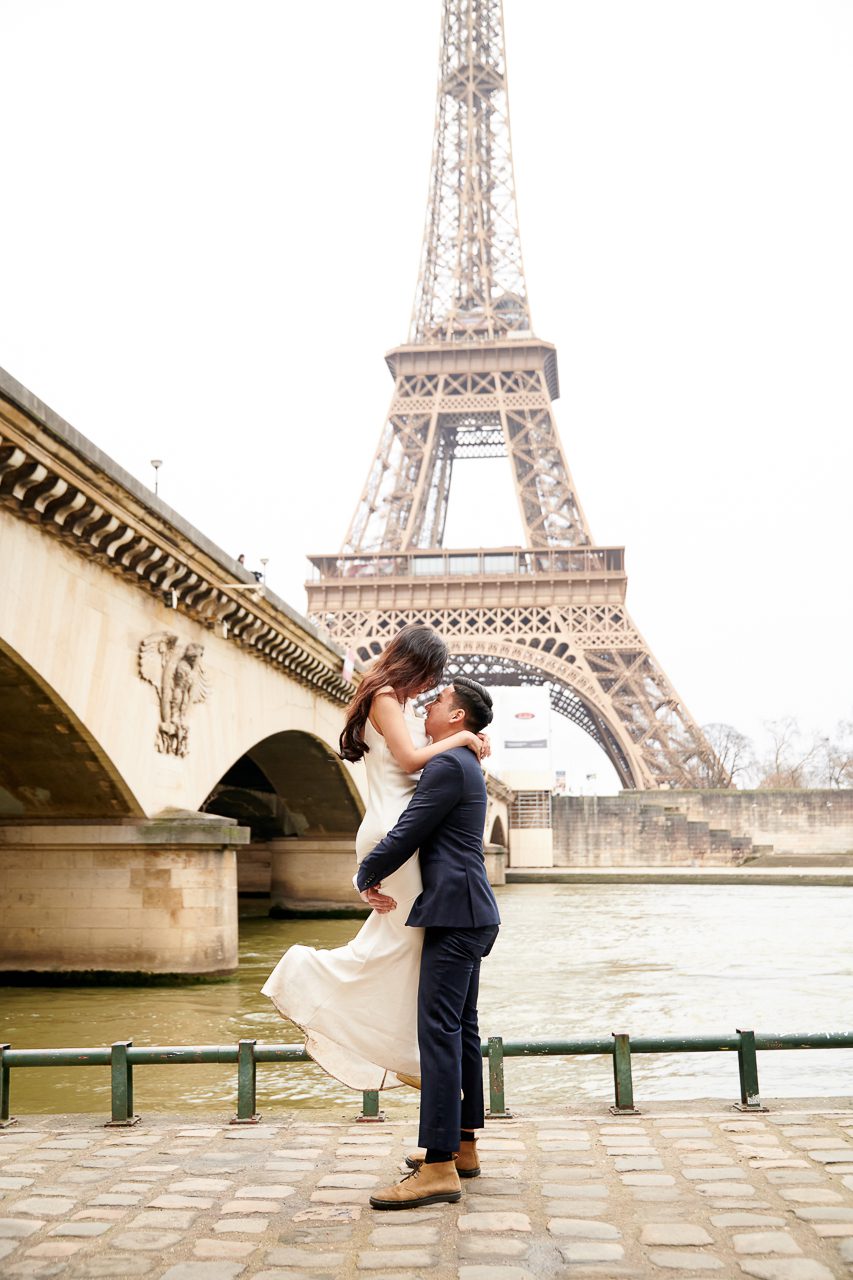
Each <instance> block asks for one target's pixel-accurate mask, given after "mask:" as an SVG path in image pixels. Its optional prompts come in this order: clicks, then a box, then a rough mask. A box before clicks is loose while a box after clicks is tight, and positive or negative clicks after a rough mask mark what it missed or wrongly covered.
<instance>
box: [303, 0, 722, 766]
mask: <svg viewBox="0 0 853 1280" xmlns="http://www.w3.org/2000/svg"><path fill="white" fill-rule="evenodd" d="M386 361H387V363H388V367H389V369H390V371H391V374H392V377H393V378H394V392H393V395H392V398H391V405H390V408H389V411H388V416H387V418H386V421H385V426H384V428H383V431H382V434H381V436H380V440H379V444H378V447H377V449H376V453H375V455H374V458H373V462H372V464H371V466H370V469H369V471H368V475H367V480H366V481H365V484H364V487H363V489H362V493H361V496H360V498H359V501H358V504H357V506H356V509H355V513H354V515H353V518H352V520H351V522H350V526H349V529H348V531H347V534H346V538H345V540H344V543H343V546H342V548H341V551H340V552H339V553H337V554H335V555H326V556H312V557H311V562H312V564H313V566H314V576H313V577H312V579H311V580H310V581H309V582H308V583H307V584H306V586H307V591H308V608H309V613H310V615H311V617H312V618H313V620H314V621H315V622H316V623H317V624H318V625H320V626H322V627H324V628H325V629H327V630H328V631H329V632H330V633H331V634H332V635H333V636H334V637H335V638H336V639H338V640H340V641H342V642H343V643H345V644H347V645H348V646H350V647H352V648H353V649H354V650H355V651H356V652H357V653H358V654H359V655H360V656H361V657H362V658H365V659H367V658H370V657H372V656H374V655H375V654H377V653H378V652H379V651H380V649H381V648H382V647H383V646H384V645H385V644H386V643H387V641H388V640H389V638H390V637H391V636H392V635H393V634H394V633H395V632H396V631H397V630H398V629H399V627H401V626H403V625H404V624H405V623H408V622H425V623H428V624H429V625H431V626H434V627H435V628H436V629H437V630H439V631H440V632H441V633H442V635H444V636H445V638H446V639H447V641H448V644H449V647H450V650H451V655H452V670H453V671H457V672H459V671H464V672H466V673H468V674H472V675H475V676H476V677H477V678H478V679H480V680H482V681H483V682H484V683H489V684H546V685H547V686H548V687H549V689H550V694H551V701H552V705H553V706H554V707H555V709H556V710H557V711H559V712H561V713H562V714H563V715H565V716H567V717H568V719H570V720H571V721H573V722H574V723H575V724H577V725H579V726H580V727H581V728H582V729H584V730H585V731H586V732H587V733H588V734H589V735H590V736H591V737H592V738H593V739H594V740H595V741H596V742H597V743H598V745H599V746H600V747H601V748H602V750H603V751H604V752H605V753H606V754H607V756H608V758H609V759H610V761H611V763H612V765H613V767H614V769H615V770H616V773H617V775H618V777H619V778H620V780H621V782H622V785H623V786H624V787H632V788H633V787H636V788H652V787H661V786H670V787H679V786H680V787H696V786H703V785H708V784H709V782H710V779H711V778H712V776H714V774H715V772H716V776H719V771H718V766H717V762H716V759H715V756H714V753H713V751H712V749H711V747H710V745H709V744H708V742H707V741H706V739H705V737H704V735H703V734H702V732H701V730H700V728H699V726H698V725H697V724H696V723H695V721H694V720H693V719H692V717H691V716H690V714H689V712H688V710H687V708H686V706H685V705H684V703H683V702H682V700H681V699H680V698H679V696H678V695H677V693H676V691H675V689H674V688H673V687H672V685H671V684H670V682H669V680H668V679H667V677H666V675H665V674H664V671H663V668H662V667H661V666H660V664H659V663H658V662H657V660H656V659H655V657H654V656H653V654H652V652H651V650H650V649H649V646H648V645H647V644H646V642H645V640H644V639H643V637H642V636H641V634H640V632H639V631H638V630H637V628H636V626H635V624H634V623H633V621H632V620H631V618H630V616H629V615H628V612H627V610H626V607H625V595H626V589H627V576H626V573H625V564H624V548H622V547H614V546H602V545H599V544H598V543H596V542H594V540H593V537H592V534H591V532H590V528H589V524H588V522H587V519H586V516H585V514H584V511H583V508H582V506H581V503H580V499H579V497H578V495H577V492H576V489H575V485H574V482H573V480H572V476H571V472H570V471H569V467H568V463H567V461H566V458H565V454H564V452H563V447H562V444H561V441H560V437H559V434H558V432H557V425H556V421H555V418H554V413H553V408H552V405H553V401H554V400H556V399H557V398H558V396H559V377H558V370H557V352H556V350H555V348H554V346H553V345H552V344H551V343H548V342H544V341H542V340H541V339H539V338H537V337H536V336H535V335H534V332H533V327H532V321H531V318H530V307H529V302H528V297H527V287H526V282H525V276H524V269H523V263H522V255H521V240H520V236H519V231H518V218H517V214H516V203H515V184H514V177H513V165H512V148H511V142H510V128H509V104H508V98H507V84H506V60H505V54H504V41H503V12H502V4H501V0H444V12H443V26H442V44H441V55H440V66H439V85H438V103H437V111H436V127H435V143H434V148H433V158H432V167H431V173H430V196H429V201H428V207H427V218H426V227H425V232H424V245H423V253H422V256H421V265H420V273H419V277H418V285H417V291H416V295H415V305H414V310H413V314H412V321H411V328H410V333H409V341H408V342H407V343H406V344H405V345H403V346H399V347H395V348H394V349H393V350H392V351H389V352H388V354H387V355H386ZM496 457H505V458H506V459H507V460H508V463H509V466H510V469H511V472H512V477H513V481H514V485H515V492H516V499H517V504H518V512H519V516H520V518H521V528H522V530H523V536H524V539H525V544H524V546H522V547H495V548H488V549H485V548H469V549H465V548H461V549H458V550H457V549H452V550H451V549H449V548H446V547H445V545H444V533H445V524H446V520H447V510H448V501H449V495H450V485H451V479H452V474H453V465H454V462H455V461H458V460H462V459H483V458H496Z"/></svg>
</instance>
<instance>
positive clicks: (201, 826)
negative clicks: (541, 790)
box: [0, 370, 508, 977]
mask: <svg viewBox="0 0 853 1280" xmlns="http://www.w3.org/2000/svg"><path fill="white" fill-rule="evenodd" d="M0 566H2V589H0V918H2V921H3V929H2V933H0V972H5V973H6V974H7V975H9V976H11V975H12V974H18V975H30V976H31V977H34V976H36V975H37V974H39V973H56V972H57V971H64V972H67V973H71V974H90V975H91V974H93V973H98V972H103V973H112V974H116V973H121V974H126V975H128V976H130V975H132V974H137V973H139V974H142V973H169V974H206V975H215V974H221V973H222V974H224V973H228V972H230V971H232V970H233V969H234V968H235V967H236V963H237V863H238V858H237V853H238V851H240V850H241V849H242V850H243V852H242V854H241V856H242V857H246V856H247V855H248V857H249V858H251V852H252V851H253V850H255V849H257V848H258V847H261V846H263V848H264V849H265V850H266V853H267V855H268V860H269V864H270V873H269V874H270V878H271V881H272V888H273V893H274V901H276V902H277V903H278V904H279V906H283V907H285V908H287V909H297V910H298V909H300V907H301V908H303V909H305V908H309V907H315V906H317V905H321V906H326V907H328V906H330V905H335V904H338V905H341V906H343V905H344V903H346V904H349V905H351V904H352V903H353V897H352V890H351V886H350V883H349V882H350V876H351V874H352V862H353V843H352V837H353V834H354V832H355V830H356V827H357V826H358V823H359V821H360V818H361V815H362V813H363V809H364V803H363V791H364V785H365V784H364V777H363V768H362V767H360V766H357V767H355V768H351V767H350V766H349V765H346V764H344V763H343V762H342V761H341V760H340V759H339V757H338V756H337V754H336V745H337V741H338V736H339V734H340V731H341V729H342V727H343V720H344V710H345V707H346V704H347V703H348V701H349V699H350V697H351V696H352V693H353V688H354V685H353V684H352V683H351V682H350V681H349V680H348V679H346V678H345V677H344V674H343V667H344V654H343V652H342V651H341V650H340V649H339V648H338V647H337V646H336V645H334V644H333V643H331V642H330V641H329V640H328V639H327V638H324V637H323V636H321V635H320V634H319V633H318V631H317V630H316V628H314V627H313V626H312V625H311V624H310V623H309V622H308V621H307V620H306V619H305V618H303V617H302V616H300V615H299V614H298V613H296V612H295V611H294V610H293V609H291V608H290V607H289V606H288V605H287V604H286V603H285V602H284V601H283V600H280V599H277V598H276V597H275V596H273V595H272V594H271V593H270V592H269V591H268V590H267V589H266V588H265V587H262V586H261V585H259V584H258V583H257V582H256V581H255V579H254V577H253V575H252V574H250V573H248V572H247V571H246V570H245V569H243V568H241V566H240V565H238V564H237V562H236V561H235V560H234V559H233V558H232V557H230V556H229V555H227V554H226V553H225V552H223V551H221V550H220V549H219V548H218V547H216V546H214V545H213V544H212V543H211V542H209V541H208V540H207V539H206V538H205V537H204V536H203V535H202V534H201V533H199V532H198V531H197V530H196V529H194V528H192V527H191V526H190V525H189V524H188V523H187V522H186V521H185V520H183V519H182V518H181V516H180V515H178V513H177V512H175V511H173V510H171V508H169V507H168V506H167V505H166V504H165V503H163V502H161V501H160V500H159V499H158V498H156V497H155V496H154V495H153V494H152V493H151V492H150V491H149V490H147V489H146V488H145V487H144V486H143V485H141V484H139V483H138V482H137V481H136V480H134V479H133V478H132V477H131V476H130V475H128V474H127V473H126V472H124V471H123V470H122V469H121V468H120V467H118V466H117V465H116V464H115V463H114V462H113V461H112V460H111V459H109V458H107V457H105V456H104V455H103V454H102V453H100V452H99V450H98V449H97V448H95V446H94V445H92V444H91V443H90V442H89V441H88V440H86V439H85V438H84V437H83V436H81V435H80V434H79V433H78V432H76V431H75V430H74V429H73V428H71V427H70V426H69V425H68V424H67V423H65V422H64V421H63V420H62V419H61V418H59V417H58V416H57V415H56V414H55V413H53V412H52V411H51V410H50V409H48V408H47V407H46V406H45V405H43V404H42V403H41V402H40V401H38V400H37V399H36V398H35V396H33V395H32V394H31V393H30V392H29V391H27V390H26V388H24V387H22V386H21V385H20V384H19V383H17V382H16V381H15V380H14V379H13V378H12V377H10V376H9V375H8V374H6V373H5V372H3V371H2V370H0ZM357 678H358V677H357V675H356V679H357ZM506 799H507V797H506V795H505V794H504V793H503V792H502V791H501V789H500V788H499V787H498V788H494V789H493V794H492V795H491V798H490V813H489V827H488V828H487V839H489V838H490V836H489V833H491V832H493V831H498V832H499V833H500V832H506V830H507V826H508V823H507V804H506ZM250 842H251V844H250ZM503 842H504V841H502V843H503ZM247 845H249V846H250V847H249V849H246V846H247Z"/></svg>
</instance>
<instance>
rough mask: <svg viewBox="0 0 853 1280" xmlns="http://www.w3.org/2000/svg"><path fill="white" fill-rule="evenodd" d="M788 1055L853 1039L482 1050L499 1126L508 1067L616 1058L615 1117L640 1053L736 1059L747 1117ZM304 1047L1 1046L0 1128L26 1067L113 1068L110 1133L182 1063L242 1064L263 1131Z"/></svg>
mask: <svg viewBox="0 0 853 1280" xmlns="http://www.w3.org/2000/svg"><path fill="white" fill-rule="evenodd" d="M780 1049H782V1050H788V1049H853V1031H838V1032H835V1031H819V1032H815V1033H813V1034H805V1035H774V1034H771V1033H760V1032H755V1031H737V1032H736V1033H735V1035H733V1036H684V1037H679V1036H660V1037H657V1038H653V1039H642V1038H640V1039H636V1040H632V1039H631V1037H630V1036H629V1035H625V1034H617V1033H615V1032H614V1033H613V1035H611V1037H610V1038H609V1039H598V1040H519V1041H504V1040H503V1039H502V1037H501V1036H491V1037H490V1038H489V1041H488V1043H487V1044H484V1045H483V1046H482V1050H483V1057H484V1058H487V1059H488V1065H489V1111H488V1115H489V1117H490V1118H491V1119H502V1118H507V1117H510V1116H511V1114H512V1113H511V1112H510V1110H509V1109H508V1107H507V1105H506V1091H505V1085H504V1059H506V1058H538V1057H560V1058H563V1057H565V1058H569V1057H580V1056H584V1057H595V1056H599V1055H610V1056H611V1057H612V1058H613V1088H614V1103H613V1105H612V1106H611V1107H610V1111H611V1113H612V1114H613V1115H638V1114H639V1112H638V1111H637V1109H636V1107H635V1106H634V1085H633V1078H632V1072H631V1059H632V1055H633V1054H637V1053H654V1054H657V1053H717V1052H721V1053H727V1052H728V1053H736V1054H737V1062H738V1074H739V1077H740V1101H739V1102H736V1103H734V1104H733V1105H734V1107H735V1108H736V1109H737V1110H739V1111H767V1110H768V1108H767V1107H765V1106H762V1103H761V1098H760V1095H759V1088H758V1053H759V1051H762V1052H764V1051H766V1050H780ZM310 1061H311V1058H310V1057H309V1055H308V1054H307V1053H306V1052H305V1050H304V1048H302V1046H301V1045H294V1044H258V1042H257V1041H256V1040H240V1041H239V1042H238V1043H237V1044H236V1045H149V1046H147V1047H142V1046H140V1047H135V1046H134V1044H133V1041H132V1040H119V1041H116V1042H115V1043H114V1044H112V1045H109V1046H104V1047H102V1048H94V1049H13V1048H12V1047H11V1045H8V1044H0V1128H5V1127H6V1126H7V1125H10V1124H14V1123H15V1120H14V1117H13V1116H12V1115H11V1112H10V1103H11V1099H10V1092H11V1089H10V1086H11V1073H12V1069H13V1068H17V1069H20V1068H22V1067H98V1066H101V1067H109V1069H110V1087H111V1100H112V1107H111V1112H112V1114H111V1117H110V1119H109V1120H108V1121H107V1122H106V1123H107V1125H111V1126H115V1127H126V1126H128V1125H133V1124H136V1123H137V1121H138V1120H139V1119H140V1117H139V1116H138V1115H136V1114H135V1113H134V1109H133V1069H134V1067H141V1066H146V1067H148V1066H152V1067H153V1066H175V1065H178V1064H180V1063H186V1064H188V1065H190V1064H194V1063H215V1062H221V1063H229V1064H231V1063H236V1064H237V1113H236V1115H235V1116H234V1117H233V1119H232V1121H231V1123H232V1124H257V1122H258V1120H259V1119H260V1116H259V1115H258V1112H257V1101H256V1099H257V1068H258V1065H259V1064H261V1063H265V1062H310ZM383 1118H384V1117H383V1114H382V1112H381V1111H380V1109H379V1094H378V1093H377V1092H367V1093H363V1094H362V1109H361V1114H360V1115H359V1116H358V1117H357V1119H358V1120H361V1121H365V1122H381V1121H382V1120H383Z"/></svg>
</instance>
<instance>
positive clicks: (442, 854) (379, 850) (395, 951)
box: [263, 626, 500, 1209]
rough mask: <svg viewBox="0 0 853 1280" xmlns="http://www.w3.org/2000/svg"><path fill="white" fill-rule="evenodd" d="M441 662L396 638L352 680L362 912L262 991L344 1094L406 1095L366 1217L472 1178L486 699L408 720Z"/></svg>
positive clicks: (348, 734) (482, 928)
mask: <svg viewBox="0 0 853 1280" xmlns="http://www.w3.org/2000/svg"><path fill="white" fill-rule="evenodd" d="M447 657H448V654H447V646H446V645H445V643H444V641H443V640H442V639H441V637H440V636H439V635H438V634H437V632H435V631H433V629H432V628H431V627H425V626H408V627H404V628H403V629H402V630H401V631H399V632H398V633H397V635H396V636H395V637H394V639H393V640H392V641H391V643H390V644H389V645H388V646H387V648H386V649H385V650H384V651H383V653H382V654H380V656H379V657H378V658H377V660H376V662H375V663H374V664H373V666H372V667H371V669H370V671H369V672H368V673H367V675H366V676H365V677H364V679H363V680H362V682H361V685H360V686H359V689H358V692H357V693H356V696H355V698H354V699H353V701H352V703H351V704H350V707H349V709H348V712H347V720H346V724H345V726H344V731H343V733H342V735H341V744H340V745H341V755H342V756H343V758H344V759H345V760H352V761H356V760H361V759H364V761H365V764H366V768H367V780H368V791H369V798H368V804H367V811H366V813H365V816H364V820H363V821H362V824H361V826H360V827H359V829H358V834H357V836H356V857H357V860H358V870H357V872H356V875H355V876H354V877H353V883H354V885H355V888H356V889H357V891H358V892H359V893H360V895H361V897H362V898H363V899H364V901H365V902H366V903H368V905H369V906H371V907H372V908H373V910H372V911H371V914H370V916H369V917H368V919H367V920H366V921H365V923H364V925H363V927H362V928H361V929H360V930H359V932H358V934H357V935H356V937H355V938H353V940H352V942H350V943H348V944H347V945H346V946H345V947H338V948H336V949H334V950H332V951H315V950H314V949H313V948H311V947H302V946H294V947H291V948H290V949H289V951H287V952H286V953H285V954H284V956H283V957H282V959H281V960H280V961H279V963H278V965H277V966H276V968H275V969H274V970H273V972H272V974H271V975H270V977H269V978H268V979H267V982H266V983H265V985H264V987H263V993H264V995H267V996H269V998H270V999H271V1000H272V1001H273V1003H274V1005H275V1006H276V1008H277V1009H278V1011H279V1013H281V1014H282V1015H283V1016H284V1017H286V1018H289V1019H290V1020H291V1021H293V1022H295V1023H296V1024H297V1025H298V1026H300V1027H301V1028H302V1030H303V1031H304V1032H305V1037H306V1039H305V1047H306V1049H307V1051H308V1053H309V1054H310V1055H311V1057H312V1058H313V1059H314V1060H315V1061H316V1062H317V1063H319V1065H320V1066H321V1067H323V1068H324V1070H326V1071H327V1072H329V1074H330V1075H332V1076H334V1077H336V1078H337V1079H338V1080H340V1081H342V1083H344V1084H346V1085H348V1086H350V1087H351V1088H353V1089H360V1090H372V1089H383V1088H384V1089H388V1088H395V1087H397V1086H399V1085H405V1084H409V1085H414V1086H415V1087H420V1089H421V1107H420V1129H419V1138H418V1141H419V1143H420V1146H421V1147H422V1148H425V1151H424V1152H423V1153H420V1152H419V1153H416V1154H413V1155H411V1156H409V1157H408V1158H407V1164H408V1165H409V1167H410V1169H411V1173H410V1174H408V1175H407V1177H406V1178H405V1179H404V1180H403V1181H402V1182H401V1183H399V1184H396V1185H394V1186H391V1187H386V1188H385V1189H383V1190H382V1191H378V1192H376V1193H375V1194H374V1195H372V1196H371V1197H370V1203H371V1205H372V1206H373V1208H374V1209H414V1208H417V1207H419V1206H421V1205H428V1204H436V1203H439V1202H441V1201H451V1202H452V1201H456V1200H458V1199H459V1198H460V1196H461V1186H460V1181H459V1179H460V1176H461V1177H469V1178H471V1177H476V1176H477V1174H478V1173H479V1172H480V1166H479V1161H478V1158H477V1152H476V1130H478V1129H480V1128H482V1126H483V1122H484V1111H483V1063H482V1057H481V1051H480V1030H479V1025H478V1020H477V994H478V987H479V977H480V961H481V959H482V958H483V957H484V956H486V955H488V954H489V952H490V951H491V949H492V945H493V943H494V941H495V938H496V937H497V934H498V927H499V925H500V916H499V914H498V908H497V903H496V902H495V897H494V894H493V893H492V890H491V886H490V885H489V882H488V877H487V875H486V868H485V862H484V858H483V828H484V826H485V821H486V786H485V781H484V779H483V772H482V769H481V767H480V758H481V756H482V755H483V754H484V753H486V754H487V753H488V739H487V738H486V737H485V736H484V735H483V730H484V729H485V728H486V727H487V725H488V724H490V723H491V719H492V700H491V697H490V696H489V694H488V692H487V691H486V690H485V689H484V688H483V686H482V685H480V684H478V683H477V682H476V681H475V680H470V679H469V678H468V677H466V676H459V677H457V678H456V679H455V680H453V681H452V682H451V683H450V684H448V685H447V686H446V687H445V688H443V689H442V690H441V692H440V693H439V694H438V695H437V696H436V697H435V698H434V699H433V701H432V702H430V703H429V705H428V708H427V714H426V719H425V720H423V719H420V718H419V717H418V716H417V715H415V713H414V709H413V705H412V700H413V699H414V698H417V697H418V696H419V695H421V694H423V693H426V692H428V691H429V690H431V689H435V688H436V687H437V686H438V685H439V684H440V682H441V679H442V675H443V672H444V668H445V666H446V664H447Z"/></svg>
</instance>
